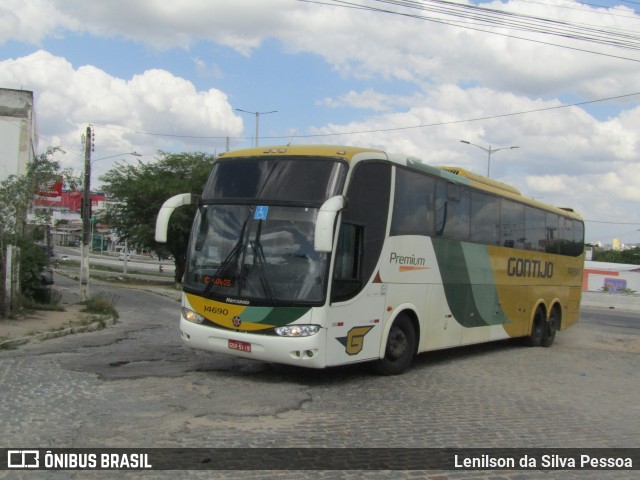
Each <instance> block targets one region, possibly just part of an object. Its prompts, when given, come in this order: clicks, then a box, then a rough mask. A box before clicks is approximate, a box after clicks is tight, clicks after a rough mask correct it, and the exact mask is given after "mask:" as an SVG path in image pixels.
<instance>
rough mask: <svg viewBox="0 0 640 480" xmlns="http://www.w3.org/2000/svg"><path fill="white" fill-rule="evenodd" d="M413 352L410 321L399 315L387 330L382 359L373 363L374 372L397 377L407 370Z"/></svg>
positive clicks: (414, 342) (406, 317)
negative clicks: (387, 334)
mask: <svg viewBox="0 0 640 480" xmlns="http://www.w3.org/2000/svg"><path fill="white" fill-rule="evenodd" d="M415 352H416V332H415V329H414V328H413V324H412V323H411V319H410V318H409V317H408V316H407V315H405V314H400V315H399V316H398V318H396V319H395V321H394V322H393V325H392V326H391V330H389V336H388V337H387V345H386V348H385V350H384V357H383V358H381V359H379V360H377V361H376V362H375V363H374V370H375V371H376V372H377V373H379V374H380V375H398V374H400V373H402V372H404V371H405V370H406V369H407V368H409V366H410V365H411V362H412V361H413V357H414V355H415Z"/></svg>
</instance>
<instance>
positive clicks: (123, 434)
mask: <svg viewBox="0 0 640 480" xmlns="http://www.w3.org/2000/svg"><path fill="white" fill-rule="evenodd" d="M56 281H57V283H56V288H59V289H63V290H64V289H68V291H65V294H66V295H73V294H74V293H73V292H76V291H77V282H72V281H70V280H67V279H65V278H64V277H58V278H57V279H56ZM93 289H94V290H95V289H101V290H103V291H104V292H105V293H106V294H107V295H110V296H112V297H113V298H117V309H118V311H119V312H120V317H121V318H120V322H119V323H118V324H116V325H115V326H113V327H111V328H109V329H107V330H103V331H99V332H93V333H86V334H80V335H72V336H68V337H63V338H60V339H53V340H48V341H46V342H43V343H39V344H31V345H27V346H24V347H21V348H20V349H18V350H13V351H0V385H1V388H0V431H2V432H3V445H4V446H5V447H7V448H26V447H38V448H60V447H96V448H106V447H134V448H141V447H211V448H214V447H238V448H251V447H460V448H462V447H481V448H490V447H505V446H508V447H523V448H534V447H546V448H561V447H562V448H566V447H575V448H580V449H584V448H586V447H637V446H638V432H640V407H639V404H638V401H637V400H638V398H639V396H640V381H638V376H639V372H640V355H638V353H640V348H639V346H640V339H639V338H638V336H637V333H629V332H627V330H629V331H631V332H637V326H633V325H632V324H633V322H632V321H631V320H628V319H627V317H626V316H624V315H617V314H616V315H615V316H614V317H612V318H615V320H616V321H619V322H624V323H627V322H629V325H631V326H625V327H624V328H625V331H623V332H620V331H619V328H620V327H617V326H615V325H610V324H608V323H607V322H610V320H607V321H605V322H600V324H595V323H594V322H593V321H592V320H593V318H594V316H595V317H597V316H598V315H601V314H602V312H600V313H598V312H593V311H591V310H588V311H585V312H584V315H583V317H584V318H585V319H587V320H586V321H584V322H582V323H580V324H578V325H576V326H574V327H572V328H570V329H569V330H567V331H565V332H560V333H559V334H558V336H557V338H556V343H555V344H554V345H553V346H552V347H551V348H548V349H545V348H527V347H523V346H521V345H519V344H518V343H516V342H496V343H492V344H485V345H479V346H474V347H468V348H460V349H454V350H447V351H442V352H432V353H428V354H423V355H421V356H420V357H419V358H418V360H417V361H416V362H415V365H414V366H413V368H412V369H411V370H410V371H409V372H407V373H406V374H404V375H401V376H397V377H379V376H375V375H373V374H371V373H370V371H369V369H368V367H367V366H364V365H356V366H349V367H341V368H334V369H328V370H320V371H316V370H302V369H298V368H292V367H286V366H279V365H273V364H265V363H260V362H253V361H250V360H243V359H237V358H234V357H228V356H223V355H216V354H208V353H204V352H196V351H191V350H188V349H186V348H185V347H183V346H182V344H181V342H180V339H179V334H178V325H177V317H178V310H179V303H178V302H177V294H173V295H170V296H164V295H158V294H155V293H151V292H146V291H142V290H135V289H131V288H127V289H122V288H117V287H111V286H94V287H93ZM635 321H636V322H637V321H638V320H637V319H636V320H635ZM29 473H30V475H28V476H25V477H24V478H27V477H28V478H32V477H34V476H35V478H51V479H58V478H60V479H63V478H82V479H84V478H105V476H104V475H103V474H100V472H87V471H84V472H40V473H41V474H42V475H41V476H38V473H37V472H35V473H34V472H29ZM45 473H46V475H44V474H45ZM112 473H116V472H112ZM556 473H558V472H556ZM559 473H563V472H559ZM559 473H558V475H555V474H554V472H548V471H547V472H541V471H515V472H514V471H511V472H503V471H500V472H495V473H491V472H470V471H465V472H461V471H459V472H431V473H430V474H429V473H427V472H423V473H422V474H420V473H419V472H385V471H360V472H339V471H322V472H314V471H308V472H300V471H273V472H269V473H268V475H267V474H266V473H265V472H251V471H244V472H233V471H232V472H200V473H197V472H191V473H190V475H189V477H192V478H234V479H235V478H237V479H240V478H242V479H245V478H250V479H252V478H255V479H258V478H265V476H267V477H268V478H283V479H300V478H323V479H324V478H363V479H376V480H377V479H391V478H394V479H395V478H429V477H433V478H439V479H447V478H451V479H458V478H464V479H471V478H512V479H528V478H565V475H560V474H559ZM564 473H567V472H564ZM569 473H570V474H571V476H575V475H577V472H569ZM633 473H634V472H611V471H597V472H593V471H583V472H581V473H580V477H581V478H593V479H596V478H598V479H600V478H616V479H618V478H634V477H635V474H634V475H632V474H633ZM0 474H1V472H0ZM175 476H176V472H165V473H163V472H153V475H151V476H150V478H175ZM179 476H180V478H184V477H186V476H187V472H180V475H179ZM113 477H114V475H109V478H113ZM130 478H134V477H130Z"/></svg>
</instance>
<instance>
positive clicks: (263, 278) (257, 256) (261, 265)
mask: <svg viewBox="0 0 640 480" xmlns="http://www.w3.org/2000/svg"><path fill="white" fill-rule="evenodd" d="M261 233H262V221H261V220H259V221H258V228H257V229H256V238H255V240H254V241H253V242H251V250H253V259H254V265H255V266H256V269H257V270H258V275H259V277H260V283H261V284H262V289H263V290H264V293H265V296H266V297H267V299H268V300H269V302H271V303H273V290H272V289H271V284H270V283H269V278H268V277H267V269H266V265H267V259H266V258H265V256H264V250H263V248H262V243H260V235H261Z"/></svg>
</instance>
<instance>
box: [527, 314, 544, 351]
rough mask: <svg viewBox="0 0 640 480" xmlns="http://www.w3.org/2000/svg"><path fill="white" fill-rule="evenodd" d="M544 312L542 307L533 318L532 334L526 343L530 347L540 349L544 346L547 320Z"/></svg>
mask: <svg viewBox="0 0 640 480" xmlns="http://www.w3.org/2000/svg"><path fill="white" fill-rule="evenodd" d="M545 316H546V315H545V314H544V310H543V309H542V308H540V307H538V309H537V310H536V314H535V315H534V316H533V324H532V325H531V334H530V335H529V336H528V337H527V338H526V343H527V345H529V346H530V347H539V346H540V345H542V337H543V336H544V331H545V324H546V323H547V322H546V320H545Z"/></svg>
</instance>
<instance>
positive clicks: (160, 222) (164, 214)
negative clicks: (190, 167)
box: [156, 193, 198, 243]
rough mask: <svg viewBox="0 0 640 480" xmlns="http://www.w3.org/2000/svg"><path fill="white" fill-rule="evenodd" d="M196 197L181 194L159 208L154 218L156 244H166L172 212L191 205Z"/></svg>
mask: <svg viewBox="0 0 640 480" xmlns="http://www.w3.org/2000/svg"><path fill="white" fill-rule="evenodd" d="M197 198H198V197H197V195H192V194H190V193H181V194H180V195H175V196H173V197H171V198H170V199H168V200H167V201H165V202H164V203H163V204H162V207H160V211H159V212H158V217H157V218H156V242H158V243H167V229H168V228H169V218H170V217H171V214H172V213H173V211H174V210H175V209H176V208H178V207H182V206H184V205H191V204H193V203H195V202H196V201H197Z"/></svg>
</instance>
